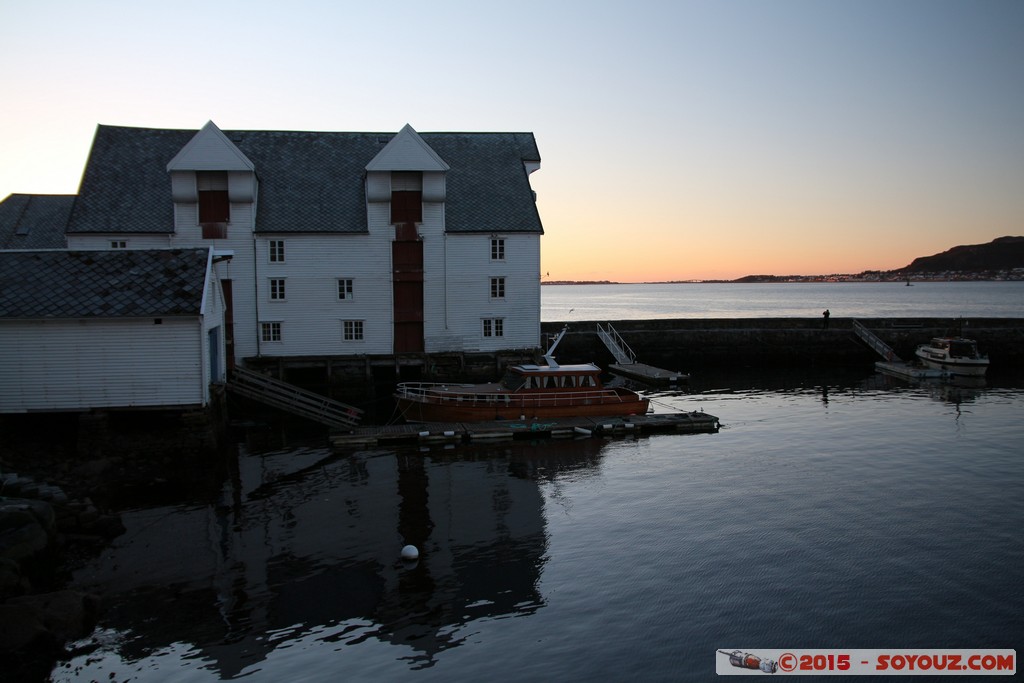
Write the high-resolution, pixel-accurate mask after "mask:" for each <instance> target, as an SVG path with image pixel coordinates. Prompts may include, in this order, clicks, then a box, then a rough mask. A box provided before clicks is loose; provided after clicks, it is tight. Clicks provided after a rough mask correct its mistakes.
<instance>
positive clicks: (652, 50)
mask: <svg viewBox="0 0 1024 683" xmlns="http://www.w3.org/2000/svg"><path fill="white" fill-rule="evenodd" d="M0 92H2V93H3V98H2V101H0V198H3V197H6V196H7V195H9V194H11V193H33V194H74V193H75V192H77V189H78V184H79V182H80V180H81V175H82V171H83V169H84V165H85V161H86V158H87V156H88V153H89V147H90V145H91V142H92V138H93V135H94V134H95V131H96V126H97V125H100V124H103V125H120V126H139V127H146V128H181V129H193V130H195V129H199V128H200V127H202V126H203V125H204V124H205V123H206V122H207V121H209V120H212V121H214V123H216V124H217V126H219V127H220V128H221V129H223V130H231V129H246V130H308V131H320V130H322V131H374V132H384V131H393V132H397V131H398V130H399V129H400V128H401V127H402V126H403V125H405V124H406V123H408V124H410V125H411V126H412V127H413V128H414V129H416V130H417V131H420V132H444V131H517V132H522V131H527V132H532V133H533V134H534V135H535V136H536V139H537V144H538V147H539V149H540V153H541V157H542V163H541V169H540V170H539V171H537V172H535V173H534V174H533V175H532V176H531V182H532V184H533V187H534V189H535V190H536V192H537V203H538V207H539V210H540V215H541V219H542V221H543V224H544V230H545V234H544V237H543V238H542V239H541V275H542V278H543V279H544V280H612V281H619V282H645V281H666V280H706V279H734V278H738V277H742V276H744V275H750V274H772V275H814V274H830V273H859V272H862V271H864V270H890V269H895V268H900V267H902V266H905V265H907V264H909V263H910V262H911V261H912V260H913V259H914V258H916V257H918V256H928V255H932V254H936V253H939V252H942V251H945V250H946V249H949V248H951V247H954V246H957V245H960V244H980V243H984V242H989V241H991V240H992V239H995V238H997V237H1001V236H1004V235H1024V2H1022V1H1021V0H952V1H951V0H771V1H769V0H716V1H710V0H708V1H705V0H668V1H665V2H656V1H650V0H633V1H632V2H602V1H600V0H588V1H583V2H577V1H575V0H540V1H534V0H519V1H517V2H514V3H506V2H489V1H487V0H466V1H465V2H454V1H448V0H436V1H435V2H431V3H424V2H406V1H405V0H392V1H391V2H388V3H367V2H365V1H364V2H360V3H354V2H348V1H346V0H326V1H306V0H293V1H292V2H289V3H281V2H278V1H275V2H264V1H263V0H246V1H245V2H235V1H234V0H222V1H219V2H218V1H210V0H204V1H203V2H195V1H193V0H178V1H177V2H173V3H169V2H161V3H157V2H151V1H150V0H131V1H121V0H96V1H95V2H81V0H74V1H63V0H35V1H34V2H32V3H29V2H21V1H17V0H0Z"/></svg>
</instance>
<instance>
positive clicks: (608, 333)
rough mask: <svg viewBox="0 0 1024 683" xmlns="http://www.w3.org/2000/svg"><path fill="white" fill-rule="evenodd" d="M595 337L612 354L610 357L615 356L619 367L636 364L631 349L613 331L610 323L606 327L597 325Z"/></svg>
mask: <svg viewBox="0 0 1024 683" xmlns="http://www.w3.org/2000/svg"><path fill="white" fill-rule="evenodd" d="M597 336H598V337H599V338H600V339H601V341H603V342H604V345H605V346H607V347H608V350H609V351H611V352H612V355H613V356H615V362H616V363H618V364H619V365H633V364H634V363H636V354H635V353H633V349H631V348H629V344H627V343H626V340H625V339H623V338H622V337H620V336H619V333H618V332H616V331H615V328H614V327H612V324H611V323H608V327H604V326H602V325H601V323H598V324H597Z"/></svg>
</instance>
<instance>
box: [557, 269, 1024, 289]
mask: <svg viewBox="0 0 1024 683" xmlns="http://www.w3.org/2000/svg"><path fill="white" fill-rule="evenodd" d="M1019 281H1024V269H1016V270H1013V271H1006V272H999V273H962V272H953V273H941V274H940V273H921V274H919V275H910V276H907V275H898V276H897V275H867V276H866V275H864V274H861V275H747V276H745V277H741V278H739V279H736V280H651V281H645V282H619V281H616V280H541V283H540V284H541V285H544V286H559V285H708V284H740V285H749V284H768V285H770V284H793V283H822V282H835V283H847V282H849V283H864V282H867V283H877V282H886V283H910V284H913V283H915V282H1019Z"/></svg>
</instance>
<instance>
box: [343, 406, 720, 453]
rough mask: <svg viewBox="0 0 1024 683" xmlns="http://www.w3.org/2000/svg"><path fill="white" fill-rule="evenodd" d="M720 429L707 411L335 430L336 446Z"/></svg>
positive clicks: (701, 432) (439, 423)
mask: <svg viewBox="0 0 1024 683" xmlns="http://www.w3.org/2000/svg"><path fill="white" fill-rule="evenodd" d="M718 429H719V421H718V418H717V417H715V416H714V415H709V414H707V413H702V412H692V413H664V414H648V415H631V416H629V417H565V418H552V419H549V420H499V421H494V422H421V423H409V424H396V425H381V426H377V427H372V426H366V427H357V428H355V429H353V430H352V431H350V432H345V433H335V434H331V436H330V441H331V445H333V446H334V447H335V448H358V447H368V446H371V447H372V446H389V445H398V444H431V443H462V442H487V441H507V440H512V439H539V438H551V439H560V438H561V439H572V438H579V437H590V436H599V437H602V436H618V435H625V434H652V433H674V434H709V433H714V432H717V431H718Z"/></svg>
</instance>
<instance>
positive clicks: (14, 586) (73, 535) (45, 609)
mask: <svg viewBox="0 0 1024 683" xmlns="http://www.w3.org/2000/svg"><path fill="white" fill-rule="evenodd" d="M129 422H130V424H131V425H132V428H131V429H128V430H127V431H126V430H124V429H108V430H105V431H104V432H103V433H102V434H100V436H101V437H102V438H97V432H96V431H95V430H93V429H91V428H89V426H88V421H85V423H84V424H83V420H82V419H80V418H79V417H76V416H70V417H69V416H66V415H62V414H58V415H49V416H42V415H32V416H21V417H20V418H17V419H15V417H12V416H3V419H2V420H0V432H2V433H3V437H4V438H3V439H2V441H0V656H3V657H4V665H3V680H5V681H7V680H11V681H40V680H47V679H48V677H49V674H50V672H51V671H52V670H53V667H54V665H55V664H56V663H57V662H58V661H60V660H62V659H66V658H68V657H69V656H70V654H71V653H70V652H69V651H68V647H69V646H70V645H71V644H73V643H74V642H75V641H77V640H80V639H82V638H86V637H88V636H89V635H90V634H91V633H92V632H93V629H94V628H95V626H96V624H97V621H98V619H99V618H100V616H101V614H102V610H103V604H102V603H103V599H102V597H103V596H101V595H95V594H92V593H89V592H86V591H83V590H74V589H73V586H74V582H73V580H72V579H73V576H74V572H75V571H76V570H77V569H78V568H80V567H82V566H84V565H85V564H86V563H87V562H89V561H91V560H92V559H93V558H95V557H97V556H98V555H99V554H100V553H102V552H103V551H104V550H105V549H106V548H108V547H109V546H110V543H111V542H112V541H113V540H114V539H116V538H117V537H118V536H120V535H121V534H122V533H124V530H125V529H124V526H123V524H122V522H121V518H120V515H119V514H118V510H119V509H127V508H129V507H132V506H134V505H137V504H148V503H152V502H155V501H160V500H165V499H168V498H174V497H175V496H176V495H177V494H178V493H179V492H180V490H181V488H182V487H185V488H189V487H191V485H192V482H193V481H195V480H200V481H201V482H202V485H203V486H212V485H214V486H215V485H216V482H215V479H216V478H215V477H214V476H211V474H210V473H211V468H213V469H216V468H217V463H216V461H215V460H216V459H209V458H206V459H204V458H203V457H202V456H201V455H200V454H199V453H198V452H197V453H196V454H192V453H191V452H190V451H189V450H188V449H184V448H182V447H181V444H180V440H179V439H178V438H177V436H176V435H177V432H176V431H174V430H166V429H164V427H163V425H161V424H160V423H155V422H153V420H152V419H150V420H145V419H142V418H140V417H138V416H135V417H134V418H133V419H132V420H130V421H129ZM161 435H163V436H164V438H163V439H161ZM209 481H213V482H214V483H213V484H210V483H209ZM183 482H184V483H183Z"/></svg>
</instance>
